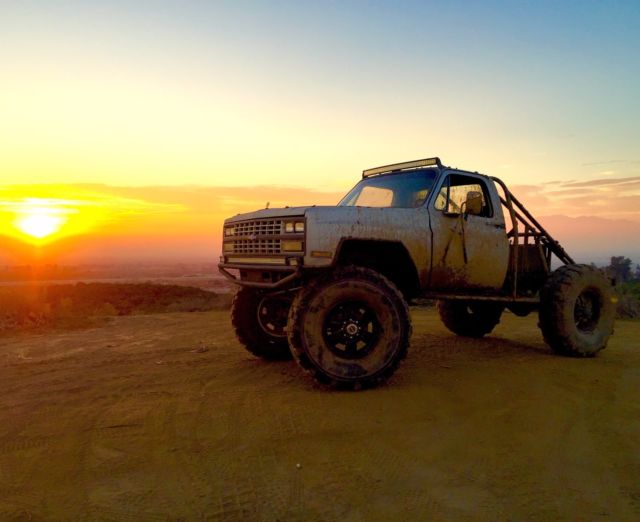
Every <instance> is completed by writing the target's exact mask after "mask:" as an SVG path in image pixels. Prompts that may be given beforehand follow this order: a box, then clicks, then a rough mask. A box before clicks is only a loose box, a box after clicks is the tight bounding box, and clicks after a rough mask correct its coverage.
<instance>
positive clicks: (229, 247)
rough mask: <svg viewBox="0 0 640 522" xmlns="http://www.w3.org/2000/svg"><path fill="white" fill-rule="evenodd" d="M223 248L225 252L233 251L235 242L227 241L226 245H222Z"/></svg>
mask: <svg viewBox="0 0 640 522" xmlns="http://www.w3.org/2000/svg"><path fill="white" fill-rule="evenodd" d="M222 249H223V250H224V251H225V252H233V250H234V245H233V243H225V244H224V246H223V247H222Z"/></svg>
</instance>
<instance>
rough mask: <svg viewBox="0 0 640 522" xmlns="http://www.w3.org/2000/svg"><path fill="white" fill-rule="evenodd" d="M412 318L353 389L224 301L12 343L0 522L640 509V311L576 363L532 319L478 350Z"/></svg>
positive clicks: (629, 513)
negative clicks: (259, 342) (248, 348)
mask: <svg viewBox="0 0 640 522" xmlns="http://www.w3.org/2000/svg"><path fill="white" fill-rule="evenodd" d="M413 315H414V332H415V333H414V337H413V339H412V347H411V350H410V353H409V356H408V358H407V360H406V361H405V363H404V364H403V365H402V366H401V367H400V369H399V371H398V372H397V373H396V375H395V376H394V377H393V378H392V379H391V380H390V382H389V383H388V385H386V386H383V387H381V388H378V389H374V390H367V391H362V392H357V393H353V392H334V391H326V390H324V389H322V388H319V387H318V386H316V385H315V384H314V383H313V382H312V381H310V380H309V379H308V378H307V377H306V376H304V375H303V374H302V373H301V371H300V370H299V369H298V368H297V367H296V366H295V364H294V363H267V362H264V361H261V360H258V359H255V358H253V357H252V356H250V355H249V354H247V353H245V352H244V351H243V350H242V348H241V347H240V346H239V345H238V343H237V342H236V341H235V339H234V337H233V335H232V333H231V330H230V327H229V321H228V317H227V313H226V312H205V313H191V314H160V315H150V316H132V317H122V318H117V319H114V320H113V321H111V322H110V323H109V324H107V325H106V326H104V327H102V328H96V329H90V330H78V331H74V332H57V333H56V332H54V333H48V334H46V335H45V334H42V335H30V336H16V337H3V338H0V392H1V393H0V520H12V519H16V520H23V519H24V520H42V519H45V520H57V519H64V520H210V519H211V520H338V519H339V520H345V521H351V520H353V521H365V520H366V521H369V520H385V521H386V520H468V519H470V518H473V519H477V520H616V521H618V520H640V322H630V321H619V322H618V323H617V326H616V333H615V336H614V337H613V338H612V340H611V341H610V344H609V347H608V348H607V349H606V350H605V351H604V352H602V353H601V354H600V355H599V356H598V357H597V358H595V359H590V360H576V359H570V358H562V357H558V356H554V355H552V354H551V353H550V352H549V350H548V349H547V347H546V346H545V345H544V344H543V343H542V340H541V336H540V333H539V331H538V329H537V328H536V318H535V317H528V318H524V319H522V318H517V317H514V316H512V315H510V314H505V316H504V317H503V321H502V323H501V324H500V325H499V327H498V328H497V329H496V331H495V332H494V335H493V336H491V337H488V338H486V339H483V340H479V341H477V340H473V341H472V340H468V339H461V338H456V337H454V336H453V335H451V334H449V333H448V332H447V331H445V329H444V328H443V326H442V325H441V324H440V322H439V320H438V318H437V316H436V313H435V312H434V311H433V310H424V309H416V310H414V311H413ZM201 346H204V347H205V348H206V350H202V349H200V350H198V349H199V348H200V347H201Z"/></svg>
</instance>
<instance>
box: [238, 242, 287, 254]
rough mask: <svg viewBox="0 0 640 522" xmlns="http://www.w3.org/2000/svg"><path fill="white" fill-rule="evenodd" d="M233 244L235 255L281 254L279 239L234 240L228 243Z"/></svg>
mask: <svg viewBox="0 0 640 522" xmlns="http://www.w3.org/2000/svg"><path fill="white" fill-rule="evenodd" d="M227 242H228V243H232V244H233V253H234V254H279V253H280V240H279V239H255V240H251V239H234V240H231V241H227Z"/></svg>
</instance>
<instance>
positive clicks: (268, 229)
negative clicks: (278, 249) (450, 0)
mask: <svg viewBox="0 0 640 522" xmlns="http://www.w3.org/2000/svg"><path fill="white" fill-rule="evenodd" d="M234 228H235V235H236V236H253V235H255V236H276V235H279V234H281V233H282V220H281V219H260V220H256V221H244V222H243V223H236V224H235V225H234Z"/></svg>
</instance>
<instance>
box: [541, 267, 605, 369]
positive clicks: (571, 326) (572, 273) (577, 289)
mask: <svg viewBox="0 0 640 522" xmlns="http://www.w3.org/2000/svg"><path fill="white" fill-rule="evenodd" d="M611 298H612V291H611V285H610V284H609V282H608V281H607V279H606V278H605V277H604V275H603V274H602V273H601V272H600V271H598V270H597V269H595V268H593V267H590V266H588V265H565V266H561V267H560V268H558V269H557V270H555V271H554V272H553V273H552V274H551V276H550V277H549V279H548V280H547V282H546V284H545V285H544V287H543V288H542V290H541V291H540V310H539V312H538V314H539V319H540V322H539V325H540V329H541V330H542V335H543V337H544V340H545V342H546V343H547V344H548V345H549V346H550V347H551V348H552V349H553V350H554V351H555V352H556V353H559V354H561V355H569V356H573V357H593V356H594V355H595V354H596V353H598V352H599V351H600V350H602V349H604V348H605V347H606V345H607V341H608V340H609V337H610V336H611V334H612V333H613V323H614V318H615V305H614V303H613V302H612V300H611Z"/></svg>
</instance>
